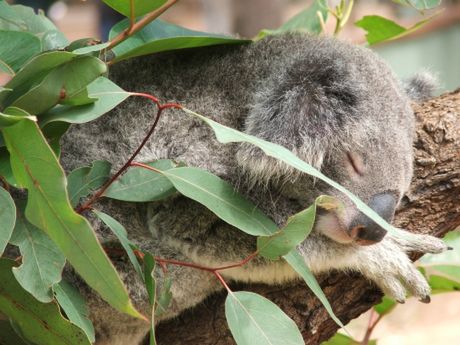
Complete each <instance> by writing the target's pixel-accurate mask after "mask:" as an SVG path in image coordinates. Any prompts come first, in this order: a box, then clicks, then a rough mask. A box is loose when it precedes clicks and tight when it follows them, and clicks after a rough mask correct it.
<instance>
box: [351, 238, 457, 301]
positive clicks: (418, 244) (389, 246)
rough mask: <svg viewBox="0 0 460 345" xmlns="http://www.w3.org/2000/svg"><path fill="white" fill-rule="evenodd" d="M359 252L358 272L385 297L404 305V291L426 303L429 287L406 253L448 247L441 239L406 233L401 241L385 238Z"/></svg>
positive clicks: (439, 250) (434, 251) (428, 298)
mask: <svg viewBox="0 0 460 345" xmlns="http://www.w3.org/2000/svg"><path fill="white" fill-rule="evenodd" d="M363 249H364V250H363V251H362V254H363V255H364V258H361V262H362V263H361V265H360V271H361V272H362V273H363V274H364V275H365V276H366V277H367V278H369V279H371V280H372V281H374V282H375V283H376V284H377V285H378V286H379V287H380V288H381V289H382V291H383V292H384V293H385V294H386V295H387V296H389V297H391V298H393V299H395V300H396V301H397V302H399V303H404V301H405V299H406V292H410V293H411V294H412V295H413V296H415V297H417V298H418V299H419V300H420V301H421V302H424V303H429V302H430V293H431V289H430V286H429V285H428V282H427V281H426V279H425V277H424V276H423V275H422V274H421V273H420V272H419V271H418V270H417V268H416V267H415V265H414V264H413V263H412V262H411V260H410V259H409V257H408V256H407V253H409V252H422V253H440V252H443V251H444V250H447V249H448V246H447V245H446V244H445V243H444V242H443V241H442V240H440V239H438V238H436V237H433V236H428V235H415V234H409V235H408V236H405V238H399V237H398V238H396V237H391V236H387V237H386V238H385V239H384V240H383V241H382V242H381V243H378V244H376V245H373V246H369V247H366V248H363ZM366 261H367V264H366Z"/></svg>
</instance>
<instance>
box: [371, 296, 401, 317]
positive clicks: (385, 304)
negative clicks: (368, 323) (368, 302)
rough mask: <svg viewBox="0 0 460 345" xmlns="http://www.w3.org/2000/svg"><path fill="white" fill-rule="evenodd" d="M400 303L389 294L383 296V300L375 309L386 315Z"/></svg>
mask: <svg viewBox="0 0 460 345" xmlns="http://www.w3.org/2000/svg"><path fill="white" fill-rule="evenodd" d="M397 305H398V304H397V303H396V302H395V301H394V300H392V299H391V298H389V297H387V296H383V298H382V302H380V303H379V304H377V305H375V306H374V310H375V311H376V312H377V313H378V314H379V315H386V314H388V313H389V312H391V311H392V310H393V309H394V308H396V306H397Z"/></svg>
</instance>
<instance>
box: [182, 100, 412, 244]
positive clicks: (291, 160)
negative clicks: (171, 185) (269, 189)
mask: <svg viewBox="0 0 460 345" xmlns="http://www.w3.org/2000/svg"><path fill="white" fill-rule="evenodd" d="M182 110H184V111H185V112H186V113H187V114H188V115H190V116H193V117H197V118H199V119H200V120H202V121H203V122H205V123H206V124H207V125H209V126H210V127H211V128H212V129H213V131H214V133H215V135H216V138H217V140H218V141H219V142H221V143H223V144H227V143H235V142H247V143H250V144H253V145H255V146H257V147H259V148H260V149H262V151H264V152H265V154H266V155H268V156H271V157H274V158H276V159H278V160H280V161H282V162H284V163H286V164H288V165H290V166H292V167H294V168H296V169H297V170H299V171H302V172H304V173H307V174H309V175H311V176H314V177H316V178H318V179H320V180H322V181H324V182H326V183H327V184H328V185H330V186H332V187H334V188H335V189H337V190H338V191H340V192H342V193H344V194H345V195H346V196H347V197H348V198H349V199H350V200H351V201H352V202H353V203H354V204H355V205H356V207H357V208H358V209H359V210H360V211H362V212H363V213H364V214H365V215H367V216H368V217H369V218H371V219H372V220H373V221H374V222H376V223H377V224H378V225H380V226H381V227H382V228H384V229H385V230H387V231H388V232H389V233H391V234H393V235H395V236H399V237H404V232H402V231H396V230H395V229H394V228H393V226H391V225H390V224H388V223H387V222H386V221H385V220H384V219H383V218H382V217H380V216H379V215H378V214H377V213H376V212H375V211H374V210H372V209H371V208H370V207H369V206H367V205H366V204H365V203H364V202H363V201H361V199H359V198H358V197H357V196H355V195H354V194H353V193H351V192H350V191H348V190H347V189H346V188H344V187H342V186H341V185H340V184H338V183H337V182H335V181H333V180H331V179H330V178H329V177H327V176H326V175H324V174H323V173H321V172H320V171H319V170H317V169H315V168H314V167H312V166H311V165H310V164H308V163H306V162H304V161H302V160H301V159H300V158H298V157H297V156H296V155H295V154H294V153H292V152H291V151H289V150H288V149H286V148H284V147H282V146H280V145H277V144H274V143H270V142H268V141H265V140H263V139H259V138H257V137H254V136H252V135H249V134H245V133H242V132H239V131H237V130H235V129H233V128H230V127H227V126H224V125H221V124H220V123H217V122H215V121H213V120H211V119H208V118H207V117H204V116H202V115H200V114H197V113H195V112H193V111H191V110H189V109H186V108H182ZM176 188H177V187H176ZM259 235H260V234H259Z"/></svg>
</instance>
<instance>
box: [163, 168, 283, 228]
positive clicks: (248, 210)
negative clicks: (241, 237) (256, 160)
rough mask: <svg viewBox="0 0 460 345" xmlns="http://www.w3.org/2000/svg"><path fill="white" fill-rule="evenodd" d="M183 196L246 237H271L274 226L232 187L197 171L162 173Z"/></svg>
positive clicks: (168, 171)
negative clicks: (244, 233) (243, 233)
mask: <svg viewBox="0 0 460 345" xmlns="http://www.w3.org/2000/svg"><path fill="white" fill-rule="evenodd" d="M162 174H163V175H164V176H166V177H167V178H168V179H169V180H170V181H171V183H172V184H173V185H174V187H176V189H177V190H178V191H179V192H180V193H182V194H183V195H185V196H187V197H189V198H190V199H193V200H195V201H198V202H199V203H200V204H203V205H204V206H206V207H207V208H208V209H210V210H211V211H212V212H214V213H215V214H216V215H217V216H218V217H219V218H221V219H222V220H224V221H225V222H227V223H228V224H230V225H233V226H234V227H237V228H238V229H240V230H242V231H244V232H246V233H248V234H250V235H259V236H260V235H271V234H273V233H274V232H275V231H276V230H277V229H278V227H277V226H276V224H275V223H274V222H273V221H272V220H271V219H269V218H268V217H267V216H266V215H264V214H263V213H262V211H260V210H259V209H258V208H257V207H256V206H255V205H254V204H253V203H251V202H250V201H248V200H246V199H245V198H243V197H242V196H241V195H240V194H238V193H237V192H236V191H235V189H234V188H233V187H232V185H231V184H230V183H228V182H226V181H224V180H222V179H221V178H219V177H217V176H215V175H213V174H211V173H210V172H207V171H205V170H202V169H199V168H192V167H190V168H175V169H170V170H165V171H163V172H162Z"/></svg>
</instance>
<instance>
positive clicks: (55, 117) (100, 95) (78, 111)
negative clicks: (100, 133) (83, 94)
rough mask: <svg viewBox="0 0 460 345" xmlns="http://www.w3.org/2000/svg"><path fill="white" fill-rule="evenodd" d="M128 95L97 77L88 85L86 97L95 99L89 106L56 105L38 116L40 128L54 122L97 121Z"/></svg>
mask: <svg viewBox="0 0 460 345" xmlns="http://www.w3.org/2000/svg"><path fill="white" fill-rule="evenodd" d="M129 95H130V94H129V93H128V92H126V91H124V90H123V89H121V88H120V87H118V86H117V85H116V84H115V83H113V82H111V81H110V80H109V79H107V78H105V77H99V78H97V79H96V80H95V81H93V82H92V83H91V84H89V85H88V97H91V98H97V101H96V102H94V103H91V104H85V105H78V106H66V105H58V106H56V107H54V108H53V109H51V110H50V111H48V112H46V113H45V114H43V115H41V116H40V121H39V123H40V126H45V125H47V124H49V123H51V122H54V121H63V122H69V123H85V122H89V121H92V120H94V119H97V118H98V117H99V116H101V115H104V114H105V113H107V112H108V111H109V110H111V109H113V108H115V107H116V106H117V105H118V104H120V103H121V102H123V101H124V100H125V99H126V98H128V96H129Z"/></svg>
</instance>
